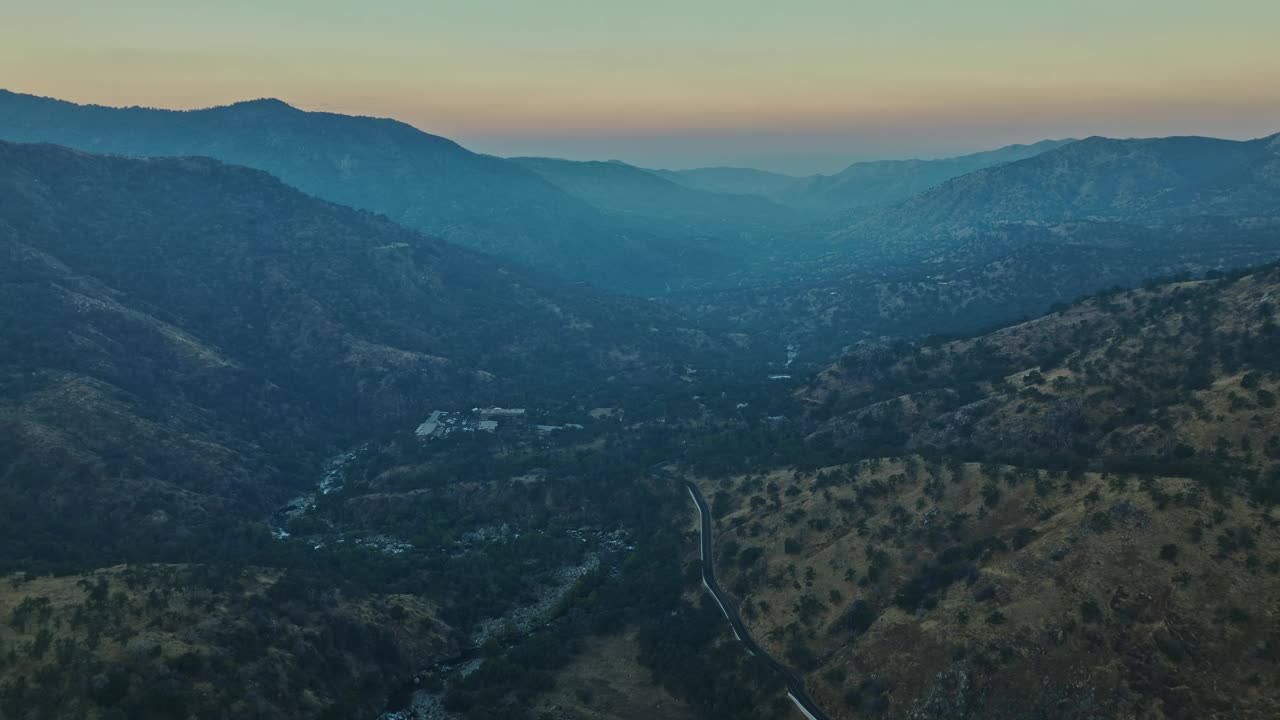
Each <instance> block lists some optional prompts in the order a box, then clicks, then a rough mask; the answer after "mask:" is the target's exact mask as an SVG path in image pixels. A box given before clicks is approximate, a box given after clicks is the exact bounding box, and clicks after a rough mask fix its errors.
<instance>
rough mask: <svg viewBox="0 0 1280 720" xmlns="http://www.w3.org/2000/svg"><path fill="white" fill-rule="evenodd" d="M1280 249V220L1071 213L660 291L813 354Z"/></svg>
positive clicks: (976, 323) (939, 329) (1006, 317)
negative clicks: (1142, 218) (900, 250)
mask: <svg viewBox="0 0 1280 720" xmlns="http://www.w3.org/2000/svg"><path fill="white" fill-rule="evenodd" d="M1277 257H1280V218H1246V219H1228V218H1194V219H1190V220H1187V221H1183V222H1180V223H1177V224H1175V225H1170V226H1156V227H1145V226H1142V225H1135V224H1129V223H1120V222H1098V221H1074V222H1065V223H1058V224H1053V225H1043V226H1042V225H1022V224H1018V225H1004V226H999V227H995V228H992V229H989V230H984V231H982V232H980V233H976V234H975V235H974V236H972V237H971V238H968V239H967V240H966V241H964V242H962V243H959V244H957V245H955V246H952V247H945V246H944V247H943V248H940V249H939V251H938V252H937V254H935V255H932V256H929V257H928V258H927V259H926V261H924V262H912V261H904V262H898V263H894V262H888V263H864V262H860V258H858V257H857V256H855V257H852V258H848V257H843V256H841V255H840V254H838V253H829V254H827V255H823V256H820V257H817V258H814V259H812V260H808V261H798V260H791V261H788V262H779V263H777V264H775V265H774V267H773V268H772V269H771V273H772V277H759V278H755V279H753V280H751V281H750V282H744V283H743V286H742V287H740V288H735V289H722V290H714V291H705V292H689V293H680V294H676V295H674V296H672V297H671V298H669V301H670V302H672V303H673V304H675V305H676V306H678V307H681V308H684V309H685V311H686V312H689V313H691V314H693V315H695V316H699V317H701V318H703V320H704V321H705V322H722V323H724V322H726V321H727V323H726V327H728V328H732V329H734V330H736V331H740V332H747V333H750V334H751V335H753V336H755V337H768V338H776V339H777V341H779V342H787V343H791V344H794V345H796V346H798V347H800V348H801V349H802V351H803V356H804V357H805V358H806V359H811V360H812V359H817V360H822V359H825V358H829V357H832V356H833V354H835V353H838V352H840V350H841V348H843V347H845V346H848V345H850V344H852V343H854V342H856V341H858V340H860V339H865V338H868V337H872V338H874V337H879V336H893V337H911V336H920V335H928V334H935V333H937V334H945V335H953V334H957V333H967V332H976V331H978V330H980V329H983V328H988V327H992V326H996V325H1000V324H1004V323H1007V322H1010V321H1013V320H1016V319H1019V318H1027V317H1033V316H1036V315H1038V314H1040V313H1043V312H1046V311H1048V310H1049V308H1050V307H1051V306H1053V305H1054V304H1056V303H1061V302H1068V301H1071V300H1074V299H1076V298H1078V297H1080V296H1082V295H1086V294H1090V293H1093V292H1097V291H1099V290H1102V289H1103V288H1107V287H1114V286H1123V287H1134V286H1138V285H1141V284H1143V283H1145V282H1147V281H1149V280H1151V279H1152V278H1158V277H1169V276H1174V275H1179V274H1187V275H1201V274H1204V273H1206V272H1214V271H1224V270H1230V269H1233V268H1240V267H1248V266H1254V265H1259V264H1263V263H1267V262H1271V261H1274V260H1275V259H1276V258H1277Z"/></svg>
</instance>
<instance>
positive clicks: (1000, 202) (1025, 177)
mask: <svg viewBox="0 0 1280 720" xmlns="http://www.w3.org/2000/svg"><path fill="white" fill-rule="evenodd" d="M1278 138H1280V136H1272V137H1268V138H1261V139H1257V140H1249V141H1233V140H1218V139H1213V138H1201V137H1172V138H1156V139H1142V140H1113V139H1109V138H1099V137H1094V138H1089V139H1087V140H1081V141H1079V142H1075V143H1070V144H1068V145H1064V146H1062V147H1059V148H1057V149H1055V150H1051V151H1049V152H1045V153H1042V154H1040V155H1037V156H1035V157H1031V158H1027V159H1025V160H1020V161H1017V162H1011V163H1006V164H1003V165H998V166H995V167H990V168H986V169H984V170H978V171H976V172H972V173H969V174H967V175H964V176H961V177H958V178H955V179H953V180H950V181H948V182H946V183H945V184H943V185H941V186H939V187H936V188H934V189H932V190H928V191H926V192H923V193H920V194H919V195H916V196H914V197H912V198H910V199H908V200H906V201H905V202H902V203H900V204H898V205H895V206H893V207H891V208H886V209H882V210H874V211H869V212H865V213H862V214H860V215H854V216H851V217H850V218H849V219H847V220H846V221H844V224H843V225H842V226H840V227H833V229H832V231H831V233H830V238H831V240H832V241H833V242H836V243H844V244H849V245H851V246H853V247H854V249H855V251H857V252H870V253H872V254H887V255H891V256H904V255H905V256H907V257H920V255H921V254H922V253H936V252H938V250H939V249H940V248H945V247H949V246H953V245H955V244H957V243H959V242H962V241H964V240H965V239H967V238H969V237H971V236H972V235H973V234H974V233H977V232H981V231H983V230H985V229H989V228H992V227H995V226H999V225H1003V224H1011V223H1024V224H1028V223H1029V224H1052V223H1060V222H1065V221H1070V220H1099V221H1110V222H1128V223H1137V224H1144V225H1157V224H1170V223H1176V222H1179V221H1182V220H1186V219H1188V218H1194V217H1197V216H1216V217H1228V218H1247V217H1254V216H1275V215H1277V214H1280V193H1278V192H1277V189H1280V142H1278Z"/></svg>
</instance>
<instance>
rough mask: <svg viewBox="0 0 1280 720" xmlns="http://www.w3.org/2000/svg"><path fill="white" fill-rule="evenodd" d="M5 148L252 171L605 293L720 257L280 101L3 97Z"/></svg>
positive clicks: (406, 129) (494, 169) (418, 136)
mask: <svg viewBox="0 0 1280 720" xmlns="http://www.w3.org/2000/svg"><path fill="white" fill-rule="evenodd" d="M0 139H3V140H9V141H14V142H52V143H57V144H60V145H67V146H70V147H75V148H78V149H82V150H86V151H90V152H97V153H112V154H121V155H130V156H139V157H152V156H195V155H199V156H207V157H212V158H215V159H218V160H221V161H223V162H227V163H232V164H237V165H245V166H248V167H253V168H257V169H260V170H265V171H267V172H269V173H272V174H273V175H276V176H277V177H279V178H281V179H282V180H284V181H285V182H286V183H289V184H290V185H293V186H294V187H297V188H299V189H301V190H303V191H304V192H307V193H310V194H312V195H316V196H317V197H320V198H324V199H326V200H330V201H333V202H338V203H341V204H344V205H350V206H352V207H356V208H361V209H365V210H371V211H374V212H378V213H382V214H384V215H386V216H388V217H389V218H391V219H392V220H394V221H396V222H398V223H400V224H402V225H405V226H407V227H410V228H412V229H416V230H420V231H422V232H426V233H430V234H433V235H436V236H438V237H441V238H444V239H447V240H451V241H454V242H457V243H460V244H463V245H467V246H469V247H472V248H476V249H479V250H483V251H486V252H490V253H493V254H495V255H498V256H501V257H504V258H507V259H512V260H517V261H520V262H523V263H527V264H529V265H531V266H535V267H537V268H541V269H545V270H548V271H551V272H553V273H556V274H559V275H561V276H562V277H566V278H569V279H573V280H585V281H589V282H592V283H594V284H597V285H599V286H603V287H613V288H621V289H626V290H630V291H639V292H648V291H651V290H654V289H655V288H663V287H665V286H666V285H667V283H668V282H672V281H674V282H677V283H678V281H679V279H680V278H681V277H683V276H684V275H686V274H689V273H692V272H696V271H700V270H702V269H703V268H704V267H705V265H706V264H707V263H709V262H711V261H712V260H713V259H714V258H717V257H719V255H718V254H716V252H715V250H714V248H712V247H708V246H706V245H703V244H699V243H697V242H694V241H687V240H684V239H680V238H667V237H661V236H657V235H653V234H648V233H645V232H643V231H640V230H637V229H635V228H627V227H625V226H622V225H620V224H619V223H617V222H615V221H613V220H611V219H610V218H609V217H607V216H606V215H605V214H604V213H601V212H599V211H598V210H596V209H595V208H593V207H592V206H590V205H589V204H588V203H586V202H583V201H581V200H579V199H576V198H574V197H571V196H570V195H568V194H566V193H564V192H562V191H561V190H559V189H558V188H556V187H555V186H554V185H552V184H551V183H549V182H547V181H546V180H544V179H543V178H542V177H540V176H539V175H538V174H536V173H534V172H532V171H530V170H528V169H526V168H523V167H521V166H519V165H517V164H515V163H510V162H507V161H505V160H502V159H500V158H496V157H491V156H487V155H480V154H476V153H473V152H470V151H468V150H466V149H465V148H463V147H461V146H460V145H458V144H457V143H455V142H453V141H451V140H448V139H445V138H442V137H437V136H435V135H430V134H427V133H424V132H422V131H420V130H417V129H416V128H414V127H412V126H410V125H407V124H405V123H401V122H396V121H393V120H386V119H380V118H371V117H352V116H347V115H337V114H333V113H321V112H304V111H302V110H298V109H296V108H293V107H291V106H289V105H287V104H285V103H283V102H281V101H279V100H255V101H250V102H241V103H236V104H234V105H229V106H225V107H215V108H209V109H206V110H193V111H171V110H157V109H151V108H139V107H132V108H107V107H99V106H86V105H76V104H73V103H69V102H63V101H59V100H54V99H49V98H40V97H34V96H31V95H21V94H17V93H12V92H7V91H0Z"/></svg>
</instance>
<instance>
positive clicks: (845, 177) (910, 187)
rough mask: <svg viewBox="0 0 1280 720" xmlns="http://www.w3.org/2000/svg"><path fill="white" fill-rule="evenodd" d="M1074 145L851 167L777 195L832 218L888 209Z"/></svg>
mask: <svg viewBox="0 0 1280 720" xmlns="http://www.w3.org/2000/svg"><path fill="white" fill-rule="evenodd" d="M1072 142H1075V141H1074V140H1042V141H1040V142H1037V143H1032V144H1030V145H1008V146H1006V147H1002V148H998V149H996V150H988V151H985V152H979V153H973V154H970V155H961V156H958V157H952V158H944V159H939V160H881V161H876V162H860V163H854V164H852V165H850V166H849V167H847V168H845V169H844V170H841V171H840V172H838V173H836V174H834V175H814V176H812V177H809V178H805V179H804V180H802V181H801V182H798V183H793V184H791V185H789V186H787V187H785V188H782V189H780V190H779V191H778V193H777V194H776V195H775V197H776V198H777V199H778V201H779V202H782V203H785V204H788V205H792V206H795V207H799V208H805V209H808V210H811V211H820V212H825V213H835V212H839V211H841V210H849V209H853V208H863V207H874V206H881V205H891V204H894V203H897V202H901V201H902V200H905V199H907V198H909V197H911V196H912V195H915V194H917V193H921V192H924V191H925V190H928V189H930V188H933V187H937V186H938V185H941V184H942V183H944V182H946V181H947V180H950V179H952V178H955V177H960V176H961V175H967V174H969V173H971V172H975V171H977V170H982V169H984V168H989V167H994V166H997V165H1003V164H1005V163H1010V162H1016V161H1018V160H1024V159H1026V158H1031V157H1035V156H1037V155H1040V154H1042V153H1045V152H1048V151H1050V150H1054V149H1057V148H1060V147H1063V146H1065V145H1068V144H1070V143H1072Z"/></svg>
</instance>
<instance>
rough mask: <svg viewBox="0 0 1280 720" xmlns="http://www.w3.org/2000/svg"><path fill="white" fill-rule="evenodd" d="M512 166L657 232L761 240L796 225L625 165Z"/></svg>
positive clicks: (769, 207)
mask: <svg viewBox="0 0 1280 720" xmlns="http://www.w3.org/2000/svg"><path fill="white" fill-rule="evenodd" d="M511 161H512V162H514V163H516V164H518V165H521V166H523V167H526V168H528V169H530V170H532V171H534V172H536V173H538V174H539V175H541V176H542V177H543V178H545V179H546V180H548V181H549V182H551V183H552V184H553V185H555V186H556V187H559V188H560V189H561V190H564V191H565V192H567V193H569V194H570V195H573V196H574V197H576V198H579V199H581V200H585V201H586V202H589V203H591V204H592V205H594V206H595V207H597V208H599V209H601V210H603V211H606V212H609V213H614V214H617V215H619V216H621V217H622V218H626V219H628V220H629V221H630V222H632V223H633V224H639V225H641V226H643V227H649V228H652V229H653V230H654V231H655V232H666V233H679V234H681V235H694V236H697V235H720V236H724V237H726V238H733V239H746V240H752V239H755V240H759V239H761V238H762V237H768V236H769V234H770V232H771V231H773V230H777V229H780V228H784V227H786V226H788V225H789V224H791V223H792V222H793V221H794V220H795V215H794V213H793V212H792V211H791V210H789V209H788V208H785V207H783V206H781V205H778V204H776V203H774V202H772V201H770V200H767V199H765V198H761V197H754V196H750V195H742V194H727V193H720V192H709V191H704V190H698V189H693V188H690V187H687V186H685V185H682V184H679V183H676V182H672V181H671V180H668V179H665V178H663V177H661V176H659V175H657V174H655V173H653V172H650V171H648V170H643V169H641V168H637V167H634V166H632V165H627V164H626V163H621V162H616V161H613V162H575V161H571V160H557V159H553V158H511ZM729 260H731V257H726V262H728V261H729Z"/></svg>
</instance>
